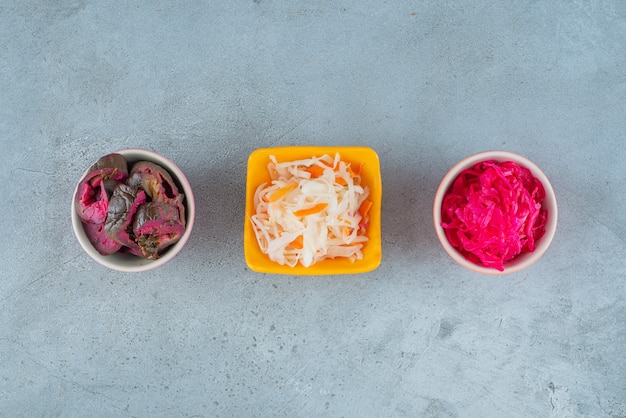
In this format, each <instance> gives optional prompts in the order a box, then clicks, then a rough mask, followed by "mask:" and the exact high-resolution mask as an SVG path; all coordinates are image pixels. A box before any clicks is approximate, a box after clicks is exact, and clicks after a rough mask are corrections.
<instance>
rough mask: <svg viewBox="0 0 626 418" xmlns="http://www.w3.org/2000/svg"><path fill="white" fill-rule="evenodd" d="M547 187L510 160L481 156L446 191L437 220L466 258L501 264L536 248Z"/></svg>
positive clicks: (542, 229)
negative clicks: (439, 219)
mask: <svg viewBox="0 0 626 418" xmlns="http://www.w3.org/2000/svg"><path fill="white" fill-rule="evenodd" d="M544 198H545V191H544V188H543V185H542V184H541V182H540V181H539V180H538V179H536V178H535V177H533V175H532V174H531V172H530V170H528V169H527V168H524V167H521V166H520V165H518V164H517V163H514V162H512V161H506V162H496V161H483V162H480V163H477V164H475V165H474V166H473V167H471V168H469V169H466V170H464V171H463V172H461V174H459V176H458V177H457V178H456V180H455V181H454V183H453V184H452V187H451V188H450V190H449V191H448V193H447V194H446V195H445V197H444V199H443V204H442V208H441V219H442V222H441V226H442V227H443V228H444V230H445V233H446V237H447V238H448V241H449V242H450V244H451V245H452V246H453V247H455V248H456V249H457V250H458V251H459V252H460V253H461V254H463V256H464V257H465V258H467V259H468V260H470V261H472V262H474V263H476V264H480V265H483V266H485V267H490V268H495V269H497V270H500V271H503V270H504V263H506V262H507V261H509V260H511V259H513V258H514V257H516V256H517V255H519V254H521V253H525V252H532V251H534V250H535V242H536V241H537V240H538V239H539V238H541V237H542V236H543V234H544V233H545V225H546V219H547V216H548V214H547V212H546V211H545V210H543V209H542V208H541V202H542V201H543V199H544Z"/></svg>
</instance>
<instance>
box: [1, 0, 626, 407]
mask: <svg viewBox="0 0 626 418" xmlns="http://www.w3.org/2000/svg"><path fill="white" fill-rule="evenodd" d="M0 58H1V59H0V146H1V152H0V172H1V173H2V179H3V184H2V191H3V198H2V199H1V200H0V213H1V214H2V216H1V217H0V222H1V223H2V230H3V231H5V235H4V239H3V240H2V244H0V245H1V246H2V247H1V249H2V250H1V251H0V260H1V262H2V265H3V268H2V271H1V272H0V277H1V279H0V415H2V416H11V417H38V416H50V417H57V416H58V417H74V416H77V417H79V416H102V417H109V416H110V417H155V416H157V417H158V416H175V417H213V416H227V417H228V416H237V417H244V416H253V417H254V416H259V417H265V416H277V417H296V416H302V417H313V416H329V417H341V416H344V417H393V416H399V417H402V416H407V417H414V416H419V417H488V416H494V417H501V416H509V417H570V416H589V417H624V416H626V361H625V360H626V354H625V353H626V351H625V348H626V325H625V319H626V302H625V301H624V297H625V296H626V291H625V280H626V262H625V255H626V248H625V247H626V228H625V227H624V225H626V211H625V210H624V207H625V206H626V186H625V184H626V164H625V163H624V161H625V159H626V146H624V143H625V141H626V134H625V132H626V117H625V116H626V115H625V113H626V112H625V111H626V3H625V2H624V1H621V0H613V1H576V2H574V1H526V0H524V1H516V2H498V1H487V0H478V1H471V2H470V1H464V2H453V1H421V2H412V1H380V2H377V1H369V0H366V1H360V2H356V1H355V2H352V1H346V0H339V1H320V2H306V1H290V2H287V1H279V0H276V1H274V0H254V1H253V0H249V1H221V2H220V1H215V2H201V1H190V2H167V1H166V2H149V1H145V2H141V1H138V2H136V1H132V2H126V1H108V2H95V1H89V0H74V1H54V2H53V1H35V0H27V1H21V2H8V1H7V2H3V3H2V4H1V5H0ZM299 144H311V145H318V144H321V145H328V144H342V145H366V146H371V147H372V148H374V149H375V150H376V151H377V152H378V154H379V157H380V161H381V171H382V178H383V185H384V186H383V187H384V190H383V202H382V203H383V213H382V220H383V260H382V264H381V265H380V267H379V268H378V269H377V270H375V271H373V272H371V273H367V274H362V275H347V276H326V277H296V276H289V275H287V276H283V275H276V276H275V275H263V274H257V273H254V272H251V271H250V270H249V269H248V268H247V266H246V264H245V260H244V257H243V244H242V240H243V238H242V225H243V220H244V219H243V218H244V215H243V206H244V198H245V196H244V183H245V170H246V161H247V158H248V156H249V154H250V152H252V151H253V150H254V149H256V148H258V147H268V146H280V145H299ZM128 147H142V148H149V149H152V150H155V151H157V152H160V153H162V154H164V155H166V156H168V157H169V158H171V159H172V160H174V161H175V162H176V163H177V164H178V165H179V166H180V167H181V168H182V169H183V170H184V171H185V173H186V174H187V176H188V178H189V180H190V182H191V184H192V187H193V189H194V193H195V197H196V204H197V218H196V226H195V228H194V231H193V234H192V235H191V238H190V240H189V241H188V243H187V245H186V247H185V248H184V249H183V251H182V252H181V253H180V254H179V255H178V256H177V257H176V258H175V259H174V260H173V261H172V262H170V263H169V264H167V265H165V266H164V267H162V268H161V269H159V270H157V271H154V272H151V273H147V274H123V273H118V272H114V271H110V270H107V269H105V268H104V267H101V266H99V265H97V264H95V263H94V262H92V261H91V259H90V258H89V257H87V255H86V254H85V253H84V252H83V251H82V250H81V248H80V247H79V245H78V242H77V241H76V239H75V237H74V235H73V233H72V230H71V224H70V211H69V210H70V200H71V198H72V193H73V189H74V186H75V184H76V182H77V181H78V178H79V176H80V175H81V174H82V172H83V171H84V170H85V169H86V167H87V166H88V165H89V164H91V163H92V162H93V161H94V160H95V159H97V158H98V157H99V156H101V155H103V154H106V153H109V152H111V151H114V150H117V149H121V148H128ZM487 149H504V150H509V151H513V152H517V153H520V154H522V155H524V156H526V157H528V158H529V159H531V160H533V161H534V162H535V163H536V164H538V165H539V166H540V167H541V168H542V169H543V170H544V172H545V173H546V174H547V175H548V177H549V178H550V179H551V182H552V185H553V187H554V189H555V191H556V193H557V197H558V202H559V225H558V230H557V235H556V237H555V239H554V241H553V244H552V246H551V247H550V249H549V250H548V252H547V253H546V254H545V255H544V257H543V258H542V259H541V260H540V261H539V262H538V263H536V264H535V265H533V266H532V267H530V268H528V269H527V270H525V271H523V272H520V273H517V274H514V275H510V276H506V277H484V276H480V275H477V274H475V273H472V272H470V271H467V270H464V269H462V268H461V267H459V266H457V265H455V264H454V262H453V261H452V260H451V259H450V258H449V257H448V256H447V254H446V253H445V252H444V251H443V249H442V248H441V246H440V245H439V243H438V241H437V238H436V236H435V233H434V230H433V227H432V214H431V206H432V202H433V197H434V193H435V190H436V188H437V186H438V184H439V181H440V180H441V178H442V177H443V175H444V174H445V172H446V171H447V170H448V169H449V168H450V167H451V166H452V165H454V164H455V163H456V162H457V161H458V160H460V159H462V158H464V157H465V156H467V155H470V154H472V153H475V152H477V151H482V150H487Z"/></svg>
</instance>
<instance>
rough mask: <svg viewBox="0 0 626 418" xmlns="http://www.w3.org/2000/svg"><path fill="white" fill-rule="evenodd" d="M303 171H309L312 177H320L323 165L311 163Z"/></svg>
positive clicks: (322, 172)
mask: <svg viewBox="0 0 626 418" xmlns="http://www.w3.org/2000/svg"><path fill="white" fill-rule="evenodd" d="M304 171H308V172H309V173H311V177H312V178H317V177H321V176H322V175H323V174H324V167H320V166H319V165H312V166H309V167H307V168H306V169H305V170H304Z"/></svg>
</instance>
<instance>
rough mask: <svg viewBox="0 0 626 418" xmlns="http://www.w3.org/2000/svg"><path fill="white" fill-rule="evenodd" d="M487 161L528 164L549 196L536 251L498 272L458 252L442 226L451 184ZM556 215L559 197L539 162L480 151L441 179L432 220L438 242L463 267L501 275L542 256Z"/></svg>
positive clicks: (551, 235) (543, 207) (509, 263)
mask: <svg viewBox="0 0 626 418" xmlns="http://www.w3.org/2000/svg"><path fill="white" fill-rule="evenodd" d="M488 160H495V161H498V162H503V161H513V162H515V163H517V164H519V165H520V166H522V167H526V168H527V169H529V170H530V171H531V173H532V174H533V176H534V177H536V178H537V179H538V180H539V181H540V182H541V183H542V185H543V187H544V189H545V193H546V197H545V199H544V201H543V203H542V209H545V210H546V211H547V213H548V217H547V221H546V225H545V234H544V235H543V236H542V237H541V238H539V239H538V240H537V241H536V243H535V250H534V251H533V252H527V253H522V254H520V255H518V256H517V257H515V258H513V259H512V260H510V261H508V262H505V263H504V271H499V270H497V269H495V268H490V267H484V266H482V265H478V264H475V263H474V262H472V261H470V260H467V259H466V258H465V257H464V256H463V255H462V254H461V253H460V252H459V251H457V249H456V248H455V247H453V246H452V245H451V244H450V242H449V241H448V239H447V237H446V234H445V231H444V229H443V227H442V226H441V206H442V203H443V198H444V196H445V195H446V194H447V193H448V191H449V190H450V187H451V185H452V183H453V182H454V180H455V179H456V178H457V177H458V175H459V174H460V173H461V172H462V171H463V170H465V169H467V168H470V167H472V166H473V165H474V164H476V163H479V162H481V161H488ZM557 218H558V211H557V204H556V196H555V195H554V190H553V189H552V185H551V184H550V182H549V181H548V178H547V177H546V175H545V174H544V173H543V171H541V169H540V168H539V167H537V165H535V164H534V163H533V162H531V161H530V160H528V159H526V158H524V157H522V156H521V155H517V154H514V153H512V152H507V151H486V152H481V153H478V154H474V155H471V156H469V157H467V158H465V159H464V160H462V161H460V162H459V163H457V164H456V165H455V166H454V167H452V169H451V170H450V171H448V173H447V174H446V175H445V177H444V178H443V180H442V181H441V184H440V185H439V188H438V189H437V193H436V194H435V203H434V205H433V219H434V224H435V225H434V226H435V231H436V232H437V237H438V238H439V242H441V245H442V246H443V248H444V249H445V250H446V252H447V253H448V254H449V255H450V257H452V259H453V260H454V261H456V262H457V263H459V264H460V265H462V266H463V267H465V268H467V269H469V270H472V271H475V272H478V273H483V274H494V275H499V274H508V273H515V272H518V271H521V270H523V269H525V268H526V267H528V266H530V265H531V264H533V263H534V262H535V261H537V260H538V259H539V258H541V256H542V255H543V254H544V253H545V252H546V250H547V249H548V247H549V246H550V243H551V242H552V239H553V238H554V234H555V232H556V224H557Z"/></svg>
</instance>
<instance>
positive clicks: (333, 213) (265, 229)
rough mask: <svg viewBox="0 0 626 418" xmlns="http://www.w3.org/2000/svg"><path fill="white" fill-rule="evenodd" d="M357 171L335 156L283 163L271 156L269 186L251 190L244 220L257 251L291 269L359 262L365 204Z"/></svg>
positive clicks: (364, 190) (365, 193)
mask: <svg viewBox="0 0 626 418" xmlns="http://www.w3.org/2000/svg"><path fill="white" fill-rule="evenodd" d="M360 169H361V167H358V168H357V169H356V170H355V169H354V167H351V166H350V164H348V163H346V162H344V161H342V160H341V158H340V155H339V154H336V155H335V157H334V158H333V157H331V156H330V155H328V154H325V155H323V156H321V157H313V158H309V159H303V160H297V161H289V162H278V161H277V160H276V158H275V157H274V156H271V157H270V163H269V164H268V170H269V173H270V177H271V182H270V183H269V184H268V183H263V184H261V185H260V186H259V187H258V188H257V189H256V191H255V194H254V207H255V209H256V210H255V213H254V214H253V215H252V216H251V218H250V221H251V222H252V226H253V229H254V233H255V235H256V239H257V241H258V243H259V246H260V248H261V251H262V252H263V253H264V254H267V255H268V256H269V258H270V259H271V260H272V261H274V262H277V263H279V264H281V265H288V266H292V267H293V266H295V265H296V264H298V263H301V264H302V265H303V266H305V267H309V266H311V265H312V264H314V263H317V262H319V261H321V260H325V259H328V258H336V257H346V258H348V259H350V260H352V261H355V260H360V259H362V258H363V253H362V251H361V250H362V248H363V243H365V242H366V241H367V240H368V238H367V236H366V234H365V233H366V228H367V224H368V215H367V212H368V210H369V207H370V206H371V202H370V201H369V200H368V197H369V189H368V187H363V186H362V185H361V176H360V171H361V170H360Z"/></svg>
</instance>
